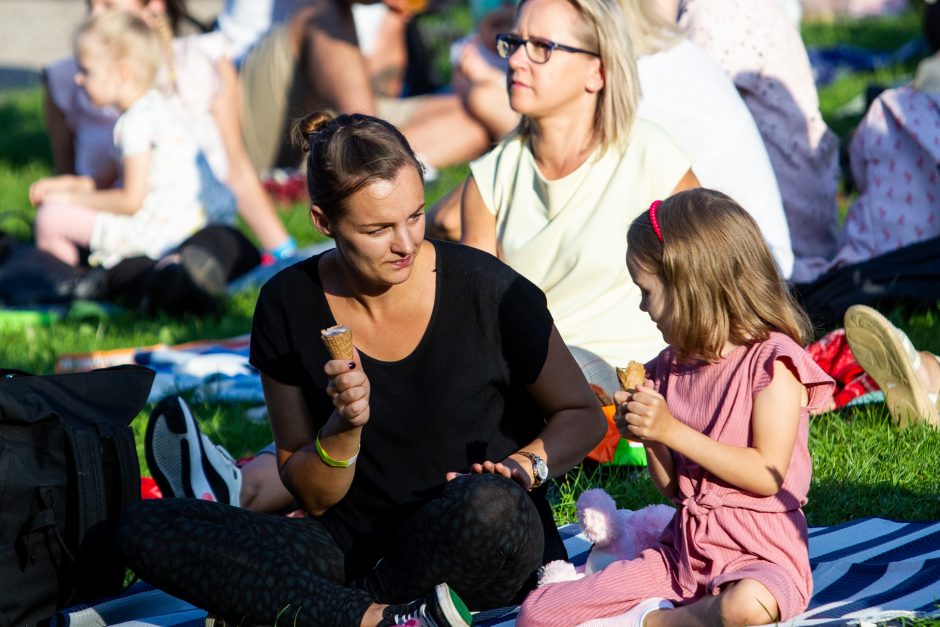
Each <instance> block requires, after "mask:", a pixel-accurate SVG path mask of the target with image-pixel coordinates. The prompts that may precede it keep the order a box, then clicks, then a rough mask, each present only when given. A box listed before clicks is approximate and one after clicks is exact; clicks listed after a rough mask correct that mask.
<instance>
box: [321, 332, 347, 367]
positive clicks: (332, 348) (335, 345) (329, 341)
mask: <svg viewBox="0 0 940 627" xmlns="http://www.w3.org/2000/svg"><path fill="white" fill-rule="evenodd" d="M320 339H322V340H323V343H324V344H325V345H326V350H327V351H329V353H330V357H331V358H332V359H343V360H347V361H348V360H351V359H352V358H353V341H352V331H350V330H349V329H348V328H347V327H344V326H343V325H341V324H337V325H334V326H332V327H330V328H329V329H323V330H322V331H320Z"/></svg>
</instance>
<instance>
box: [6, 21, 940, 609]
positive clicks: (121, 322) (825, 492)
mask: <svg viewBox="0 0 940 627" xmlns="http://www.w3.org/2000/svg"><path fill="white" fill-rule="evenodd" d="M465 19H467V18H466V16H465V15H463V14H459V15H458V20H457V21H455V22H454V23H450V22H448V21H446V20H443V21H441V20H438V21H436V22H435V21H429V22H425V24H424V25H422V27H423V28H424V29H425V32H426V33H430V36H431V39H432V40H435V41H438V42H440V41H446V40H447V39H448V38H451V37H452V35H453V34H454V33H457V32H460V31H459V29H458V28H456V27H455V26H454V24H456V23H457V22H459V21H460V20H465ZM461 23H462V22H461ZM803 32H804V36H805V38H806V39H807V41H808V43H812V44H829V43H836V42H850V43H853V44H855V45H863V46H870V47H874V48H877V49H881V50H892V49H896V48H897V47H898V46H899V45H901V44H902V43H903V42H904V41H906V40H907V39H908V38H910V37H912V36H916V35H917V34H918V32H919V26H918V23H917V19H916V16H915V15H914V14H913V13H908V14H906V15H904V16H901V17H899V18H890V19H883V20H867V21H859V22H839V23H836V24H810V25H807V26H806V27H805V28H804V31H803ZM434 50H435V51H436V56H435V59H436V60H435V67H436V68H438V71H439V72H441V73H443V72H445V71H446V62H445V61H444V60H442V59H446V56H443V54H444V53H442V52H441V50H442V47H441V46H440V45H438V46H436V47H435V48H434ZM912 71H913V66H904V67H897V68H890V69H886V70H882V71H880V72H878V73H873V74H862V75H853V76H843V77H841V78H839V79H838V80H837V81H835V82H834V83H833V84H832V85H830V86H828V87H826V88H824V89H822V90H820V104H821V109H822V112H823V115H824V117H825V118H826V120H827V121H828V122H829V124H830V125H831V126H832V127H833V129H834V130H835V131H836V132H837V133H838V134H839V135H840V137H842V138H843V139H845V138H846V137H847V136H848V134H849V133H850V132H851V129H852V128H853V127H854V125H855V123H856V122H857V120H858V118H859V117H860V115H861V112H860V111H857V110H853V108H852V103H853V101H855V102H857V99H858V98H859V96H860V94H862V93H863V91H864V89H865V87H866V86H867V85H868V84H869V83H880V84H894V83H898V82H902V81H904V80H907V79H908V78H909V77H910V75H911V73H912ZM41 105H42V99H41V94H40V92H39V90H38V89H33V90H25V91H17V92H7V93H0V127H2V128H3V129H4V132H3V133H2V134H0V229H4V230H6V231H8V232H10V233H12V234H13V235H14V236H16V237H17V238H19V239H22V240H29V239H31V229H30V224H31V221H32V216H33V213H34V211H33V209H32V208H31V207H30V206H29V203H28V200H27V190H28V188H29V185H30V183H31V182H32V181H34V180H35V179H36V178H38V177H40V176H43V175H46V174H49V173H50V172H51V158H50V154H49V147H48V142H47V140H46V137H45V130H44V125H43V120H42V106H41ZM466 173H467V168H466V166H460V167H454V168H448V169H447V170H445V171H443V172H442V173H441V177H440V178H439V179H438V181H436V182H435V183H432V184H431V185H429V186H428V205H430V204H432V203H433V202H434V201H435V200H436V199H437V198H439V197H440V196H441V195H442V194H444V193H446V192H447V191H448V190H450V189H451V188H452V187H453V186H454V185H456V184H458V183H459V182H460V181H462V180H463V178H464V177H465V176H466ZM281 215H282V217H283V219H284V222H285V224H286V225H287V227H288V229H289V230H290V232H291V233H292V234H293V235H294V236H295V237H296V238H297V240H298V241H299V242H300V243H301V244H302V245H303V244H307V243H310V242H313V241H315V240H316V236H315V235H314V232H313V229H312V227H311V226H310V224H309V220H308V217H307V212H306V210H305V208H304V207H303V206H301V205H296V206H293V207H289V208H287V209H284V210H283V211H282V214H281ZM256 297H257V293H256V292H250V293H246V294H242V295H240V296H239V297H237V298H235V299H233V300H232V301H231V302H230V303H228V304H227V306H226V308H225V310H224V311H223V312H222V314H220V315H217V316H211V317H205V318H185V319H182V320H173V319H168V318H156V319H141V318H140V317H138V316H136V315H133V314H130V313H107V312H102V311H100V310H95V309H94V308H90V309H89V308H86V309H85V310H83V311H78V310H76V311H75V312H74V314H73V315H72V316H70V317H68V318H66V319H65V320H62V321H59V322H56V323H53V324H51V325H48V326H37V327H28V328H21V329H17V330H0V366H3V367H9V368H21V369H24V370H28V371H32V372H37V373H50V372H52V371H53V369H54V367H55V361H56V358H57V357H58V356H59V355H61V354H64V353H72V352H86V351H92V350H103V349H108V348H125V347H133V346H146V345H151V344H157V343H165V344H176V343H180V342H185V341H190V340H195V339H211V338H225V337H231V336H235V335H240V334H244V333H247V332H248V331H249V329H250V321H251V314H252V310H253V307H254V301H255V298H256ZM888 313H889V315H890V317H891V318H892V320H893V321H894V322H895V323H896V324H898V325H899V326H900V327H902V328H903V329H905V330H906V331H907V332H908V333H909V335H910V336H911V339H912V340H913V342H914V344H915V345H916V346H918V347H921V348H925V349H928V350H933V351H935V352H940V308H938V307H934V308H932V309H930V310H928V311H926V312H922V313H919V314H917V315H905V314H903V313H902V312H899V311H893V312H888ZM147 409H149V408H147ZM246 409H247V407H244V406H235V405H218V404H207V403H200V402H195V403H194V411H195V412H196V414H197V415H198V416H199V417H200V421H201V424H202V426H203V428H204V430H205V431H206V433H208V434H209V436H210V437H211V438H213V439H214V440H216V441H219V442H221V443H222V444H223V445H225V446H226V447H227V448H228V449H229V450H230V451H231V452H232V453H233V454H234V455H236V456H243V455H248V454H251V453H252V452H253V451H254V450H256V449H257V448H258V447H260V446H262V445H264V444H266V443H267V442H269V441H270V438H271V434H270V429H269V427H268V426H267V425H265V424H255V423H251V422H249V421H247V420H245V419H244V412H245V410H246ZM146 414H147V410H145V411H144V412H142V414H141V415H140V416H139V417H138V419H137V420H136V421H135V424H134V427H135V430H136V432H137V435H138V448H139V449H140V447H141V446H142V442H143V430H144V427H145V416H146ZM938 450H940V432H938V431H935V430H931V429H928V428H925V427H913V428H910V429H907V430H904V431H899V430H897V429H896V428H894V427H893V426H892V425H891V424H890V421H889V418H888V415H887V412H886V411H885V409H884V407H883V406H882V405H876V406H869V407H865V408H862V409H856V410H845V411H842V412H839V413H832V414H827V415H824V416H820V417H817V418H814V419H813V421H812V423H811V428H810V451H811V453H812V455H813V460H814V476H813V483H812V489H811V491H810V497H809V503H808V504H807V505H806V507H805V511H806V515H807V518H808V520H809V523H810V524H811V525H814V526H818V525H832V524H837V523H840V522H844V521H846V520H850V519H853V518H858V517H863V516H882V517H887V518H893V519H898V520H937V519H940V499H938V495H940V473H938V472H937V463H936V460H937V451H938ZM140 452H141V455H140V458H141V463H142V466H143V468H144V471H145V472H146V464H145V461H144V456H143V454H142V451H140ZM591 487H604V488H605V489H606V490H607V491H608V492H609V493H610V494H611V495H613V496H614V498H615V499H616V501H617V502H618V504H619V505H620V506H621V507H628V508H631V509H636V508H639V507H642V506H644V505H646V504H648V503H651V502H661V501H662V499H661V498H660V497H659V494H658V493H657V492H656V491H655V489H654V488H653V487H652V484H651V482H650V480H649V478H648V476H647V475H646V473H645V471H637V470H630V469H623V468H620V469H609V468H601V469H587V468H577V469H575V470H573V471H571V472H570V473H568V475H567V476H565V477H564V478H562V479H560V480H559V481H557V482H556V485H555V487H554V488H553V491H552V495H553V499H554V501H555V515H556V519H557V521H558V522H559V523H562V522H570V521H572V520H574V503H575V500H576V499H577V496H578V495H579V494H580V493H581V492H583V491H584V490H585V489H587V488H591ZM908 624H917V625H929V624H937V623H936V622H935V621H916V622H911V623H908Z"/></svg>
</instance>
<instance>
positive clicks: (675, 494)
mask: <svg viewBox="0 0 940 627" xmlns="http://www.w3.org/2000/svg"><path fill="white" fill-rule="evenodd" d="M627 242H628V244H627V249H628V251H629V252H628V253H627V267H628V268H629V270H630V275H631V277H632V278H633V280H634V282H635V283H636V284H637V286H638V287H639V288H640V290H641V294H642V301H641V303H640V308H641V309H642V310H643V311H645V312H647V313H648V314H649V315H650V317H651V318H652V319H653V321H654V322H655V323H656V325H657V326H658V327H659V329H660V330H661V331H662V333H663V336H664V337H665V338H666V341H667V342H668V343H669V347H668V348H666V349H665V350H664V351H663V352H662V353H660V354H659V356H658V357H656V358H655V359H654V360H653V361H651V362H650V363H648V364H647V366H646V367H647V376H648V380H647V381H646V382H645V384H643V385H641V386H639V387H638V388H637V390H636V391H635V392H634V393H632V394H628V393H626V392H618V394H617V395H616V397H615V400H616V401H617V403H618V407H619V415H618V418H617V422H618V426H619V427H620V431H621V433H622V434H623V436H624V437H627V438H630V439H633V440H637V441H640V442H642V443H643V444H644V445H645V447H646V452H647V458H648V459H649V472H650V476H651V478H652V479H653V483H654V484H655V485H656V487H657V489H659V491H660V492H661V493H662V494H663V495H664V496H666V498H668V499H670V500H671V501H672V502H673V503H674V504H675V505H676V507H677V511H676V515H675V517H674V518H673V520H672V522H671V523H670V524H669V525H668V526H667V528H666V530H665V531H664V532H663V535H662V537H661V538H660V541H659V543H658V544H656V545H654V546H653V547H651V548H649V549H647V550H645V551H643V552H642V553H641V554H640V555H639V556H638V557H637V558H636V559H634V560H623V561H618V562H614V563H613V564H611V565H610V566H608V567H607V568H606V569H605V570H603V571H600V572H598V573H594V574H591V575H588V576H586V577H584V578H582V579H579V580H576V581H567V582H562V583H552V584H548V585H545V586H542V587H540V588H538V589H537V590H535V591H534V592H533V593H532V594H530V595H529V597H528V598H527V599H526V601H525V603H524V604H523V606H522V609H521V612H520V614H519V619H518V621H517V623H518V624H519V625H520V626H531V625H539V626H541V625H557V626H562V625H576V624H583V625H589V626H591V627H600V626H602V625H636V626H642V625H646V626H647V627H650V626H654V625H705V624H707V625H720V624H724V625H760V624H765V623H772V622H774V621H778V620H788V619H790V618H792V617H793V616H795V615H797V614H799V613H800V612H802V611H803V610H805V608H806V607H807V604H808V602H809V598H810V595H811V593H812V578H811V574H810V566H809V557H808V553H807V526H806V519H805V517H804V516H803V511H802V509H801V507H802V505H803V504H804V503H806V495H807V491H808V490H809V485H810V477H811V474H812V464H811V460H810V455H809V450H808V446H807V441H808V428H809V427H808V419H809V412H810V411H812V410H814V409H816V408H818V407H821V406H823V405H825V404H826V403H827V402H828V400H829V398H830V396H831V393H832V385H833V383H832V380H831V379H830V378H829V377H828V376H827V375H826V374H825V373H824V372H823V371H822V370H821V369H820V368H819V367H818V366H817V365H816V364H815V363H814V362H813V360H812V358H811V357H810V356H809V355H808V354H807V353H806V352H805V351H804V350H803V348H802V346H803V344H805V342H806V341H807V339H808V338H809V337H810V328H809V324H808V321H807V318H806V315H805V313H804V312H803V311H802V310H800V309H799V307H798V306H797V305H796V304H795V303H794V301H793V300H792V299H791V297H790V296H789V294H788V291H787V288H786V286H785V284H784V281H783V279H782V278H781V277H780V275H779V273H778V272H777V269H776V266H775V264H774V260H773V257H772V256H771V254H770V251H769V249H768V247H767V245H766V243H765V242H764V239H763V237H762V236H761V234H760V231H759V230H758V228H757V225H756V223H755V222H754V220H753V218H751V217H750V215H748V213H747V212H746V211H744V209H742V208H741V207H740V206H739V205H738V204H737V203H735V202H734V201H733V200H732V199H731V198H729V197H728V196H726V195H724V194H722V193H720V192H715V191H711V190H706V189H701V188H700V189H694V190H690V191H685V192H680V193H678V194H675V195H674V196H671V197H670V198H668V199H667V200H665V201H663V202H661V203H660V202H656V203H653V205H652V206H651V207H650V210H649V211H648V212H646V213H643V214H642V215H640V216H639V217H637V218H636V220H634V221H633V224H632V225H631V226H630V230H629V233H628V235H627ZM627 358H628V356H624V360H626V359H627Z"/></svg>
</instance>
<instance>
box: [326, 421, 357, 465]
mask: <svg viewBox="0 0 940 627" xmlns="http://www.w3.org/2000/svg"><path fill="white" fill-rule="evenodd" d="M321 433H323V427H320V430H319V431H317V439H316V442H315V445H316V447H317V455H319V456H320V461H322V462H323V463H324V464H326V465H327V466H329V467H331V468H349V467H350V466H352V465H353V464H355V463H356V459H358V458H359V448H356V454H355V455H353V456H352V457H350V458H349V459H347V460H345V461H342V460H339V459H333V458H332V457H330V456H329V454H328V453H327V452H326V451H324V450H323V446H321V445H320V434H321Z"/></svg>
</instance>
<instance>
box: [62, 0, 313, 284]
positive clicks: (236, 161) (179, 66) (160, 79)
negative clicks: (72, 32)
mask: <svg viewBox="0 0 940 627" xmlns="http://www.w3.org/2000/svg"><path fill="white" fill-rule="evenodd" d="M88 6H89V12H90V13H91V14H96V13H100V12H102V11H106V10H109V9H121V10H125V11H131V12H132V13H134V14H135V15H139V16H140V17H141V18H142V19H143V20H144V22H145V23H146V24H147V25H148V26H150V28H152V29H153V30H154V31H155V32H156V33H157V35H159V37H160V42H161V44H162V45H163V64H162V68H161V71H160V72H159V73H158V75H157V80H156V85H155V87H154V88H155V89H157V90H158V91H160V92H161V93H162V94H163V95H164V96H165V97H166V98H167V99H168V100H169V102H170V104H171V105H173V106H176V107H179V109H180V111H181V112H182V113H183V115H184V117H185V118H186V120H187V121H188V123H189V127H190V130H191V131H192V133H193V135H194V137H195V139H196V142H197V143H198V144H199V148H200V149H201V150H202V152H203V154H205V156H206V160H207V161H208V162H209V166H210V167H211V168H212V172H213V173H214V174H215V176H216V178H218V179H219V180H220V181H222V182H224V183H225V184H226V185H227V186H228V188H229V189H230V190H231V191H232V193H233V195H234V196H235V200H236V202H237V207H238V214H239V216H240V217H241V218H242V220H244V223H245V226H247V227H248V228H249V229H250V230H251V232H252V233H253V234H254V235H255V236H256V238H257V241H258V244H259V245H260V246H261V247H262V248H263V249H264V251H265V254H266V255H265V256H266V257H269V258H270V259H271V260H272V261H273V260H274V259H277V258H282V257H285V256H289V255H292V254H293V253H294V252H295V251H296V242H294V241H293V239H292V238H291V237H290V236H289V234H288V233H287V231H286V229H285V228H284V225H283V224H282V223H281V220H280V218H279V217H278V215H277V213H276V212H275V210H274V206H273V205H272V203H271V200H270V198H269V197H268V195H267V194H266V193H265V190H264V188H263V187H262V185H261V181H260V180H259V179H258V175H257V173H256V172H255V170H254V166H252V164H251V161H250V160H249V158H248V154H247V153H246V151H245V146H244V143H243V141H242V132H241V126H242V121H241V120H240V119H239V107H240V95H239V88H238V75H237V73H236V71H235V66H234V65H233V63H232V60H231V51H230V47H229V43H228V41H227V39H226V37H225V36H224V35H222V34H221V33H210V34H198V35H192V36H186V37H174V33H176V32H177V31H178V30H179V28H180V25H181V24H183V23H185V22H189V23H193V24H196V23H197V21H196V20H195V19H194V18H193V17H192V16H191V15H190V13H189V11H188V10H187V7H186V2H185V0H89V2H88ZM197 27H198V28H200V29H202V27H201V25H199V26H197ZM76 70H77V60H76V59H75V58H74V57H73V56H70V57H68V58H65V59H61V60H59V61H57V62H55V63H52V64H50V65H48V66H46V67H45V68H43V79H44V83H45V87H46V106H45V109H46V110H45V114H46V125H47V127H48V129H49V139H50V143H51V147H52V154H53V165H54V167H55V173H56V174H77V175H88V176H91V177H92V178H94V179H95V183H96V186H97V187H98V188H107V187H117V186H119V185H120V177H121V172H120V162H119V160H118V157H117V155H116V154H115V151H114V146H113V135H114V125H115V122H116V120H117V117H118V114H119V112H117V111H115V110H114V109H113V108H101V107H96V106H94V105H93V104H92V103H91V102H90V101H89V100H88V98H87V95H86V94H85V92H84V90H83V89H81V88H80V87H78V86H77V85H76V84H75V72H76ZM219 261H220V262H221V263H223V264H227V263H230V262H231V261H232V260H228V259H220V260H219ZM238 261H239V260H235V262H236V263H237V262H238ZM228 278H230V279H231V278H233V277H228Z"/></svg>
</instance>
